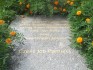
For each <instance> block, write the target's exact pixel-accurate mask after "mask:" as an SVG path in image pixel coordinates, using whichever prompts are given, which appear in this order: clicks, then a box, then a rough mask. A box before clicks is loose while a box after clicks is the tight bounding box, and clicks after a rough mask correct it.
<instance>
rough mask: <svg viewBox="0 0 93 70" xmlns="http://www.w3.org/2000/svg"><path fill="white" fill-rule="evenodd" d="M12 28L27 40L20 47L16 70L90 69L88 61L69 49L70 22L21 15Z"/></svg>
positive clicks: (15, 65) (17, 54)
mask: <svg viewBox="0 0 93 70" xmlns="http://www.w3.org/2000/svg"><path fill="white" fill-rule="evenodd" d="M11 27H12V28H14V29H16V30H18V32H20V33H22V34H23V35H24V38H25V39H26V40H25V41H24V45H19V46H18V47H17V48H19V49H17V50H16V52H17V53H16V54H15V55H14V56H13V59H14V61H15V62H16V63H15V64H13V66H12V67H13V69H12V70H88V69H87V67H86V64H85V59H84V58H83V57H81V55H80V54H79V53H78V51H76V50H75V49H72V48H70V46H69V45H70V41H69V39H70V29H69V25H68V21H67V19H65V18H62V17H57V16H54V17H51V18H48V17H47V18H46V17H44V16H33V17H26V16H25V17H24V18H22V17H20V16H19V17H17V19H16V20H14V21H13V22H12V23H11ZM15 59H16V60H15Z"/></svg>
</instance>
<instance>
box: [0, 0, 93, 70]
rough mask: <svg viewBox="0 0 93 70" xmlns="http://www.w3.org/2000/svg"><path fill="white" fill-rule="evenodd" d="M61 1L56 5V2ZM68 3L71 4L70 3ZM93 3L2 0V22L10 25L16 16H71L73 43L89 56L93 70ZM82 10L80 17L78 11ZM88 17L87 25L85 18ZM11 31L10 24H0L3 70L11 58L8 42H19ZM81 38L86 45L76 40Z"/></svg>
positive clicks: (0, 66) (0, 64) (86, 0)
mask: <svg viewBox="0 0 93 70" xmlns="http://www.w3.org/2000/svg"><path fill="white" fill-rule="evenodd" d="M56 1H57V2H58V3H56V4H55V2H56ZM68 1H70V2H69V3H68ZM92 10H93V1H92V0H9V1H8V0H3V1H2V0H0V20H4V21H5V22H6V23H8V24H9V23H10V22H11V21H12V20H13V19H14V18H15V16H16V15H23V14H26V15H46V16H52V15H55V14H57V15H58V14H59V15H62V16H66V15H68V14H69V17H68V19H69V21H70V25H71V31H72V33H71V35H72V36H71V37H72V44H71V46H73V47H74V48H76V49H79V50H80V51H81V52H82V53H83V55H84V56H85V57H86V60H87V64H88V67H89V68H90V69H91V70H93V66H92V65H93V54H92V52H93V39H92V38H93V31H92V30H93V24H92V23H93V12H92ZM78 11H81V15H79V16H78V15H77V12H78ZM87 18H89V19H90V22H89V23H88V22H87V21H86V19H87ZM11 31H12V29H11V28H9V27H8V25H7V24H4V25H0V70H9V69H8V61H9V60H10V58H11V56H10V53H11V46H12V45H11V44H10V45H9V44H7V43H6V42H5V40H6V39H7V38H11V40H14V39H19V37H11V36H10V34H9V33H10V32H11ZM78 37H82V38H83V42H82V43H78V42H77V38H78Z"/></svg>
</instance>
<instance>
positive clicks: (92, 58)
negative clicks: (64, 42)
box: [69, 0, 93, 70]
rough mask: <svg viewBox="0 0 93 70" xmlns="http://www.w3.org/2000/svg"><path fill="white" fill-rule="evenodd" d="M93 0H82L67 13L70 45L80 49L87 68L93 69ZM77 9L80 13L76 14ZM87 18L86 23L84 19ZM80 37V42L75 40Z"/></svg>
mask: <svg viewBox="0 0 93 70" xmlns="http://www.w3.org/2000/svg"><path fill="white" fill-rule="evenodd" d="M92 6H93V1H91V0H90V1H83V2H82V5H81V6H80V7H78V8H77V9H73V10H72V12H71V14H69V20H70V25H71V31H72V46H73V47H75V48H77V49H80V50H81V51H82V53H83V54H84V55H85V57H86V59H87V63H88V66H89V68H91V69H92V70H93V67H92V65H93V55H92V52H93V31H92V30H93V24H92V23H93V12H92V10H93V7H92ZM77 11H81V12H82V14H81V15H79V16H77V15H76V13H77ZM87 18H89V19H90V22H89V23H88V22H87V21H86V19H87ZM78 37H82V38H83V42H82V44H80V43H78V42H77V38H78Z"/></svg>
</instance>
